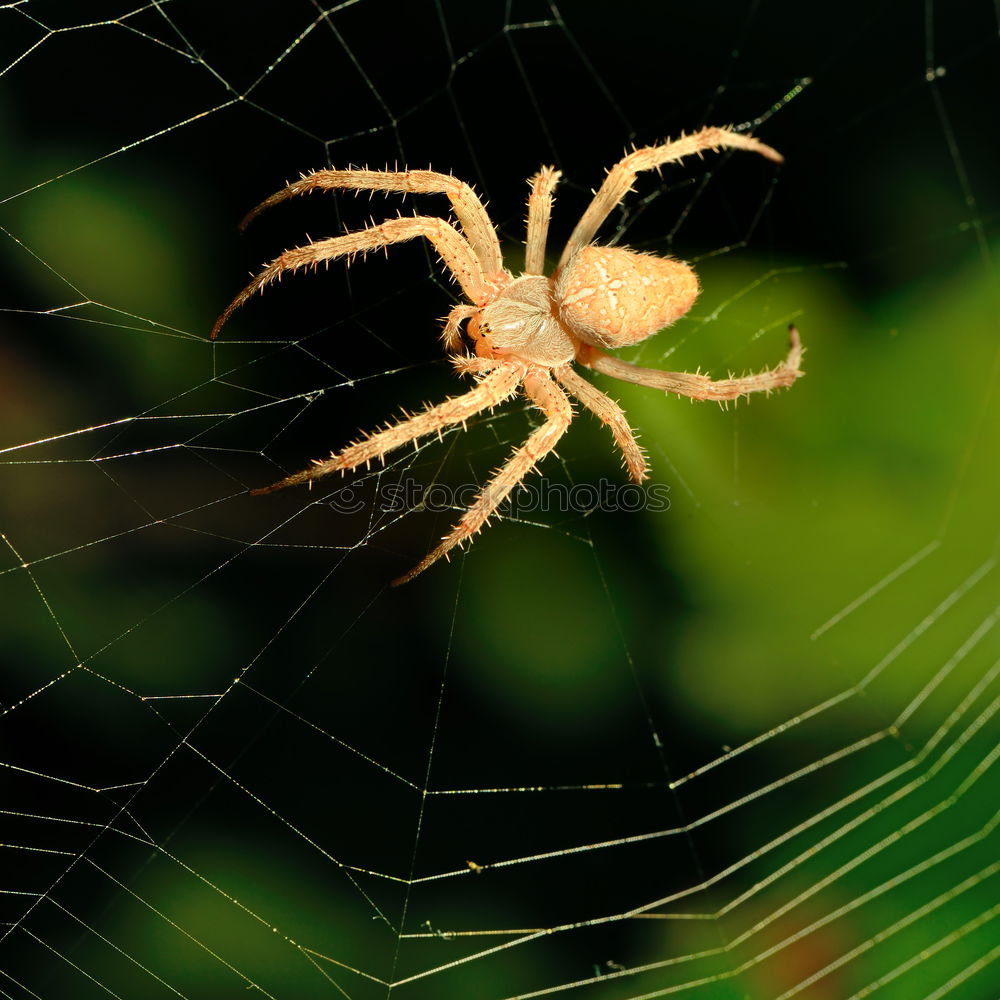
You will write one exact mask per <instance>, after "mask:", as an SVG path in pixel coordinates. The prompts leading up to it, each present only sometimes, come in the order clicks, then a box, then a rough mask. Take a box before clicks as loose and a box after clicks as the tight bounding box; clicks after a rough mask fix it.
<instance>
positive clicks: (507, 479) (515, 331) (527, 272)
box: [212, 128, 802, 584]
mask: <svg viewBox="0 0 1000 1000" xmlns="http://www.w3.org/2000/svg"><path fill="white" fill-rule="evenodd" d="M722 148H728V149H745V150H751V151H753V152H756V153H760V154H761V155H762V156H765V157H767V158H768V159H769V160H773V161H774V162H776V163H780V162H781V160H782V157H781V155H780V154H779V153H777V152H776V151H775V150H773V149H772V148H771V147H770V146H766V145H765V144H764V143H762V142H760V141H759V140H757V139H754V138H752V137H751V136H749V135H745V134H742V133H739V132H733V131H730V130H729V129H725V128H705V129H702V130H701V131H700V132H697V133H695V134H693V135H688V136H682V137H681V138H680V139H678V140H677V141H675V142H668V143H665V144H663V145H659V146H649V147H646V148H644V149H637V150H635V151H634V152H631V153H629V154H628V155H627V156H625V157H624V158H623V159H622V160H620V161H619V162H618V163H617V164H615V165H614V166H613V167H612V168H611V169H610V170H609V171H608V174H607V176H606V177H605V179H604V183H603V184H602V185H601V187H600V189H599V190H598V191H597V193H596V194H595V195H594V198H593V201H591V203H590V206H589V207H588V208H587V210H586V211H585V212H584V213H583V215H582V216H581V218H580V221H579V222H578V223H577V224H576V228H575V229H574V230H573V232H572V234H571V235H570V238H569V242H568V243H567V244H566V246H565V247H564V248H563V251H562V255H561V256H560V258H559V262H558V264H557V265H556V269H555V271H554V273H553V274H552V275H551V276H550V277H546V276H545V273H544V271H545V243H546V237H547V233H548V227H549V218H550V216H551V213H552V201H553V197H552V196H553V191H554V190H555V187H556V184H557V182H558V180H559V177H560V172H559V171H558V170H555V169H554V168H552V167H542V169H541V170H540V171H539V172H538V173H537V174H536V175H535V176H534V177H533V178H531V180H530V181H529V182H528V183H529V184H530V186H531V194H530V196H529V198H528V223H527V230H528V231H527V245H526V251H525V261H524V273H523V274H521V275H519V276H517V277H515V276H514V275H513V274H511V272H510V271H508V270H507V269H506V268H505V267H504V264H503V258H502V256H501V252H500V243H499V241H498V239H497V235H496V231H495V230H494V227H493V223H492V222H491V221H490V217H489V215H488V214H487V212H486V208H485V207H484V205H483V203H482V202H481V201H480V199H479V198H478V197H477V195H476V194H475V192H474V191H473V190H472V188H471V187H470V186H469V185H468V184H466V183H465V182H464V181H460V180H458V179H457V178H455V177H452V176H450V175H447V174H439V173H435V172H434V171H431V170H404V171H398V172H397V171H389V170H350V169H348V170H317V171H316V172H315V173H311V174H307V175H306V176H304V177H303V178H302V179H301V180H298V181H295V182H294V183H292V184H289V185H288V186H287V187H285V188H282V190H280V191H277V192H276V193H275V194H273V195H271V197H270V198H268V199H266V200H265V201H263V202H262V203H261V204H260V205H258V206H257V207H256V208H255V209H253V211H251V212H250V213H249V215H247V217H246V218H245V219H244V220H243V223H242V226H245V225H246V224H247V223H248V222H249V221H250V220H251V219H253V218H254V217H255V216H256V215H257V214H258V213H259V212H261V211H263V210H264V209H265V208H270V207H271V206H272V205H276V204H277V203H278V202H281V201H284V200H285V199H287V198H291V197H294V196H295V195H299V194H306V193H308V192H311V191H317V190H325V189H333V190H341V189H347V190H354V191H386V192H389V191H397V192H401V193H406V192H415V193H420V194H432V193H440V194H445V195H447V196H448V198H449V200H450V201H451V205H452V209H453V210H454V213H455V218H456V219H457V222H458V225H457V226H455V225H453V224H452V223H450V222H446V221H445V220H444V219H441V218H438V217H437V216H423V215H417V216H412V217H400V218H396V219H389V220H387V221H385V222H382V223H379V224H378V225H374V224H373V225H372V226H371V227H370V228H368V229H365V230H361V231H357V232H350V233H347V234H345V235H343V236H335V237H332V238H330V239H324V240H316V241H313V242H309V243H306V244H305V245H303V246H300V247H295V248H294V249H291V250H286V251H285V252H284V253H283V254H281V255H280V256H279V257H277V258H275V259H274V260H273V261H272V262H271V263H270V264H268V265H267V266H266V267H265V268H264V269H263V270H262V271H261V272H260V273H259V274H258V275H257V277H255V278H254V279H253V281H251V282H250V284H249V285H247V287H246V288H244V289H243V291H242V292H240V294H239V295H237V296H236V298H235V299H234V300H233V301H232V303H230V305H229V306H228V307H227V308H226V310H225V312H223V313H222V315H221V316H220V317H219V319H218V320H217V321H216V323H215V326H214V327H213V328H212V339H215V337H216V336H218V333H219V330H220V329H221V328H222V326H223V324H224V323H225V322H226V321H227V320H228V319H229V317H230V316H231V315H232V314H233V312H234V311H235V310H236V309H238V308H239V307H240V306H241V305H243V303H244V302H246V301H247V299H249V298H250V296H251V295H253V293H254V292H258V291H263V289H264V288H265V287H266V286H267V285H269V284H270V283H271V282H272V281H274V280H275V279H276V278H279V277H280V276H281V275H282V274H284V273H285V272H286V271H296V270H298V269H299V268H302V267H307V266H310V265H311V266H312V267H314V268H315V266H316V265H317V264H319V263H320V262H329V261H331V260H335V259H336V258H338V257H347V258H348V260H349V261H350V260H351V259H353V257H354V256H355V255H356V254H358V253H362V254H364V253H366V252H367V251H369V250H375V249H377V248H380V247H387V246H388V245H389V244H391V243H401V242H403V241H404V240H410V239H413V238H414V237H417V236H423V237H425V238H426V239H428V240H430V242H431V243H433V244H434V247H435V249H436V250H437V252H438V253H439V254H440V255H441V259H442V261H443V262H444V264H445V266H446V267H447V268H448V270H449V271H450V272H451V273H452V274H453V275H454V277H455V279H456V280H457V281H458V283H459V285H461V287H462V291H463V292H464V293H465V297H466V298H467V299H468V301H469V303H471V304H465V303H462V304H460V305H456V306H455V307H454V308H453V309H452V310H451V312H450V313H449V314H448V316H447V318H446V319H445V321H444V330H443V334H442V340H443V343H444V348H445V350H446V351H447V352H448V354H449V355H450V356H451V360H452V363H453V364H454V366H455V368H456V370H457V371H458V372H459V373H461V374H464V375H471V376H472V377H473V378H474V379H475V380H476V384H475V386H473V388H471V389H469V390H468V392H465V393H463V394H462V395H458V396H452V397H450V398H448V399H446V400H445V401H444V402H443V403H439V404H438V405H437V406H431V407H428V408H427V409H425V410H424V411H423V412H421V413H417V414H415V415H413V416H410V415H406V416H404V418H403V419H400V420H398V421H397V422H396V423H393V424H390V425H389V426H387V427H386V428H385V429H384V430H380V431H375V432H372V433H370V434H367V435H366V436H364V437H363V438H361V439H360V440H359V441H357V442H355V443H354V444H351V445H348V446H347V447H346V448H343V449H342V450H341V451H339V452H335V453H333V454H332V455H331V456H330V458H328V459H323V460H320V459H315V460H314V461H313V463H312V465H311V466H310V467H309V468H306V469H303V470H302V471H301V472H296V473H295V474H294V475H291V476H288V477H287V478H285V479H282V480H280V481H279V482H276V483H274V484H273V485H271V486H265V487H263V488H261V489H256V490H252V491H251V492H253V493H254V494H259V493H269V492H271V491H272V490H279V489H283V488H284V487H286V486H295V485H297V484H299V483H307V482H308V483H311V482H312V480H314V479H318V478H319V477H320V476H325V475H328V474H329V473H331V472H347V471H348V470H350V469H355V468H357V467H358V466H359V465H362V464H367V463H368V462H370V461H372V459H376V458H383V456H385V454H386V453H387V452H389V451H391V450H393V449H395V448H399V447H400V446H401V445H404V444H406V443H407V442H409V441H416V440H417V439H419V438H422V437H426V436H427V435H429V434H434V433H437V432H439V431H441V430H442V429H443V428H445V427H448V426H451V425H453V424H460V423H461V424H464V422H465V421H466V420H468V419H469V418H470V417H472V416H474V415H475V414H477V413H481V412H482V411H483V410H487V409H491V408H493V407H495V406H496V405H497V404H499V403H501V402H503V401H504V400H506V399H509V398H510V397H511V396H513V395H514V394H515V393H516V392H517V390H518V388H523V390H524V393H525V395H526V396H527V397H528V399H530V400H531V402H532V403H534V404H535V406H537V407H538V408H539V409H540V410H541V411H542V412H543V413H544V414H545V422H544V423H543V424H542V425H541V426H540V427H539V428H538V429H537V430H535V431H534V432H533V433H532V434H531V435H530V436H529V437H528V439H527V440H526V441H525V442H524V444H522V445H521V446H520V447H519V448H517V449H516V450H515V451H514V453H513V455H512V456H511V457H510V459H509V460H508V461H507V463H506V464H505V465H504V466H502V467H501V468H500V469H499V470H498V471H497V472H496V473H495V474H494V476H493V478H492V479H491V480H490V481H489V483H488V484H487V485H486V487H485V488H484V489H483V491H482V492H481V493H480V494H479V496H478V497H477V498H476V500H475V501H474V502H473V504H472V505H471V506H470V507H469V508H468V509H467V510H466V511H465V513H464V514H463V516H462V518H461V519H460V520H459V522H458V523H457V524H456V525H455V527H454V528H453V529H452V530H451V532H450V533H449V534H448V535H446V536H445V538H444V540H443V541H442V542H441V544H440V545H438V546H437V548H435V549H434V550H433V551H432V552H430V553H429V554H428V555H427V556H426V557H425V558H424V559H423V560H421V561H420V562H419V563H418V564H417V565H416V566H415V567H414V568H413V569H411V570H410V571H409V572H408V573H406V574H404V575H403V576H401V577H400V578H399V579H398V580H396V581H395V583H396V584H400V583H405V582H407V581H408V580H412V579H413V577H415V576H416V575H417V574H418V573H422V572H423V571H424V570H425V569H427V567H428V566H430V565H431V564H432V563H434V562H436V561H437V560H438V559H440V558H441V557H442V556H444V555H447V553H448V552H449V551H450V550H451V549H453V548H454V547H455V546H456V545H458V544H460V543H461V542H464V541H466V540H467V539H469V538H471V537H472V536H473V535H474V534H475V533H476V532H478V531H479V530H480V528H482V527H483V525H484V524H485V523H486V522H487V520H488V519H489V517H490V515H492V514H493V513H494V512H495V511H496V509H497V507H498V506H499V505H500V504H501V503H502V502H503V500H504V498H505V497H507V495H508V494H509V493H510V492H511V490H513V489H514V487H515V486H516V485H517V484H518V483H519V482H520V481H521V480H522V479H523V478H524V477H525V476H526V475H527V474H528V472H529V471H531V469H533V468H534V467H535V465H536V464H537V463H538V462H539V461H540V460H541V459H542V458H544V457H545V456H546V455H547V454H548V453H549V452H550V451H552V449H553V448H554V447H555V446H556V443H557V442H558V441H559V439H560V438H561V437H562V436H563V434H564V433H565V432H566V429H567V428H568V427H569V423H570V420H571V419H572V417H573V411H572V408H571V406H570V402H569V398H568V396H567V394H569V396H573V397H574V398H575V399H576V400H577V401H578V402H580V403H582V404H583V406H584V407H586V408H587V409H588V410H590V411H591V412H592V413H594V414H595V415H596V416H597V417H598V418H599V419H600V420H601V421H603V422H604V423H605V424H607V425H608V427H609V428H610V429H611V433H612V434H613V435H614V439H615V442H616V444H617V445H618V448H619V449H620V451H621V453H622V456H623V457H624V461H625V466H626V468H627V469H628V472H629V475H630V476H631V477H632V479H633V480H635V481H636V482H637V483H640V482H642V481H643V480H644V479H645V478H646V475H647V465H646V459H645V457H644V455H643V451H642V449H641V448H640V447H639V445H638V443H637V442H636V439H635V435H634V433H633V431H632V428H631V427H630V426H629V424H628V421H627V420H626V418H625V414H624V412H623V411H622V409H621V407H620V406H619V405H618V404H617V403H616V402H614V400H612V399H610V398H609V397H608V396H606V395H605V394H604V393H603V392H601V391H600V390H599V389H597V388H595V387H594V386H593V385H592V384H591V383H590V382H588V381H587V380H586V379H584V378H582V377H581V376H580V375H579V374H577V372H576V371H575V370H574V368H573V363H574V362H575V363H576V364H578V365H582V366H584V367H586V368H592V369H594V370H595V371H598V372H602V373H603V374H605V375H611V376H612V377H614V378H617V379H622V380H624V381H626V382H635V383H637V384H639V385H648V386H652V387H653V388H655V389H663V390H665V391H666V392H673V393H676V394H678V395H681V396H689V397H691V398H692V399H713V400H717V401H720V402H721V401H725V400H728V399H736V398H737V397H739V396H742V395H745V394H747V393H751V392H769V391H770V390H771V389H777V388H779V387H782V386H789V385H791V384H792V383H793V382H794V381H795V379H797V378H798V377H799V376H800V375H801V374H802V372H801V371H800V370H799V362H800V359H801V356H802V347H801V345H800V343H799V337H798V333H797V331H796V330H795V328H794V327H792V328H791V329H790V335H791V348H790V350H789V352H788V355H787V357H786V358H785V360H784V361H783V362H782V363H781V364H780V365H778V366H777V367H776V368H773V369H769V370H766V371H762V372H760V373H758V374H756V375H747V376H744V377H743V378H729V379H723V380H721V381H718V382H716V381H712V379H710V378H709V377H708V376H706V375H700V374H692V373H690V372H665V371H658V370H656V369H651V368H640V367H638V366H637V365H633V364H631V363H629V362H627V361H622V360H620V359H619V358H615V357H612V356H611V355H609V354H606V353H605V352H604V350H603V349H604V348H616V347H625V346H627V345H629V344H636V343H638V342H639V341H641V340H645V339H646V338H647V337H649V336H652V334H654V333H656V332H657V330H660V329H662V328H663V327H665V326H669V325H670V324H671V323H673V322H674V321H675V320H677V319H678V318H679V317H681V316H683V315H684V314H685V313H686V312H687V311H688V310H689V309H690V308H691V306H692V304H693V303H694V300H695V298H696V297H697V295H698V291H699V289H698V279H697V277H696V276H695V273H694V271H693V270H692V269H691V268H690V267H688V265H687V264H684V263H683V262H681V261H679V260H673V259H671V258H667V257H656V256H653V255H650V254H643V253H638V252H636V251H634V250H626V249H622V248H619V247H605V246H600V245H594V244H593V242H592V241H593V239H594V237H595V235H596V234H597V230H598V228H599V227H600V226H601V224H602V223H603V222H604V220H605V219H607V217H608V215H610V213H611V212H612V210H613V209H614V208H615V206H616V205H617V204H618V203H619V202H620V201H621V200H622V199H623V198H624V197H625V195H626V194H628V193H629V191H631V190H632V183H633V181H634V179H635V176H636V174H638V173H640V172H641V171H643V170H651V169H653V168H657V167H660V166H662V165H663V164H665V163H671V162H675V161H677V160H680V159H682V158H683V157H685V156H690V155H691V154H692V153H699V154H700V153H701V152H702V151H704V150H713V151H715V150H719V149H722ZM242 226H241V228H242ZM463 324H464V326H465V330H464V333H465V337H466V338H467V339H468V341H469V342H470V344H471V346H472V349H473V352H474V353H468V352H467V351H466V350H463V339H462V338H463V331H462V327H463Z"/></svg>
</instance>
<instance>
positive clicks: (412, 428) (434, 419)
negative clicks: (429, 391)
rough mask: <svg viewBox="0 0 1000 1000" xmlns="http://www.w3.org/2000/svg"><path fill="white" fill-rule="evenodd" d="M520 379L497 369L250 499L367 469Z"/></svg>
mask: <svg viewBox="0 0 1000 1000" xmlns="http://www.w3.org/2000/svg"><path fill="white" fill-rule="evenodd" d="M523 377H524V371H523V369H519V368H515V367H514V366H511V365H497V366H496V367H494V368H493V369H492V370H491V371H488V372H487V373H486V374H485V375H484V376H483V378H482V379H481V380H480V381H479V382H478V383H477V384H476V385H475V386H473V387H472V388H471V389H470V390H469V391H468V392H464V393H462V394H461V395H459V396H449V397H448V399H446V400H445V401H444V402H443V403H438V404H437V405H436V406H430V407H428V408H427V409H426V410H424V411H423V412H421V413H417V414H415V415H413V416H407V417H406V418H405V419H403V420H399V421H397V422H396V423H394V424H390V425H389V426H388V427H386V428H385V429H384V430H381V431H375V432H374V433H372V434H368V435H366V436H365V437H363V438H362V439H361V440H360V441H357V442H355V443H354V444H351V445H348V446H347V447H346V448H343V449H341V450H340V451H339V452H336V453H334V454H333V455H331V456H330V457H329V458H327V459H314V460H313V463H312V465H310V466H309V467H308V468H305V469H303V470H302V471H301V472H296V473H295V474H294V475H291V476H287V477H286V478H285V479H281V480H279V481H278V482H276V483H272V484H271V485H270V486H262V487H261V488H260V489H256V490H251V491H250V492H251V494H253V495H254V496H259V495H260V494H261V493H273V492H274V491H275V490H283V489H284V488H285V487H286V486H299V485H300V484H302V483H308V482H312V481H313V480H314V479H319V478H321V477H322V476H328V475H329V474H330V473H331V472H349V471H350V470H351V469H356V468H357V467H358V466H359V465H367V464H368V463H369V462H372V461H373V460H375V459H377V458H382V457H383V456H384V455H386V454H387V453H388V452H390V451H393V450H394V449H396V448H399V447H401V446H402V445H404V444H408V443H409V442H410V441H416V440H417V439H418V438H422V437H426V436H427V435H428V434H437V433H439V432H440V431H442V430H444V428H445V427H450V426H451V425H452V424H460V423H462V422H463V421H465V420H468V419H469V418H470V417H473V416H475V415H476V414H477V413H481V412H482V411H483V410H486V409H491V408H492V407H494V406H496V405H497V404H498V403H502V402H503V401H504V400H505V399H508V398H509V397H510V396H512V395H513V394H514V393H515V392H516V391H517V387H518V385H520V383H521V380H522V378H523Z"/></svg>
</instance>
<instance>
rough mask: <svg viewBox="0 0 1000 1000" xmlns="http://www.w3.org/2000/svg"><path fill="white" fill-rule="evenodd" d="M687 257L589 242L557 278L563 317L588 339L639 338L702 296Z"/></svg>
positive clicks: (604, 343)
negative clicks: (685, 258)
mask: <svg viewBox="0 0 1000 1000" xmlns="http://www.w3.org/2000/svg"><path fill="white" fill-rule="evenodd" d="M698 291H699V287H698V278H697V276H696V275H695V273H694V271H693V270H691V268H690V267H688V265H687V264H685V263H684V262H683V261H679V260H673V259H672V258H669V257H654V256H652V255H651V254H643V253H637V252H636V251H634V250H624V249H620V248H618V247H601V246H586V247H582V248H581V249H580V250H578V251H577V252H576V253H575V254H573V256H572V257H570V259H569V260H568V261H567V262H566V265H565V267H563V269H562V270H561V271H560V273H559V275H558V276H557V278H556V285H555V295H556V302H557V306H558V310H559V318H560V319H561V320H562V322H563V323H564V324H565V325H566V326H567V327H568V328H569V329H570V330H571V331H572V333H573V334H574V335H575V336H576V337H579V338H580V340H582V341H583V342H584V343H586V344H590V345H591V346H592V347H603V348H615V347H626V346H628V345H629V344H637V343H639V341H641V340H645V339H646V338H647V337H651V336H652V335H653V334H654V333H656V332H657V330H662V329H663V327H665V326H670V324H671V323H673V322H675V321H676V320H678V319H680V317H681V316H683V315H684V314H685V313H686V312H687V311H688V310H689V309H690V308H691V306H692V305H694V300H695V299H696V298H697V297H698Z"/></svg>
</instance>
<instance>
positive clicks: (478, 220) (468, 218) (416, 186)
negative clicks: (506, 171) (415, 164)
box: [240, 170, 503, 278]
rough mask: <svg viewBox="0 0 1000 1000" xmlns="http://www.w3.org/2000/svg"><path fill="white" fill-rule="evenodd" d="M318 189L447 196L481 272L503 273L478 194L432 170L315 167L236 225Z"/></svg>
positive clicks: (496, 243)
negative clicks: (283, 202) (331, 168)
mask: <svg viewBox="0 0 1000 1000" xmlns="http://www.w3.org/2000/svg"><path fill="white" fill-rule="evenodd" d="M320 190H335V191H337V190H353V191H385V192H387V193H388V192H398V193H400V194H407V193H413V194H444V195H447V196H448V200H449V201H450V202H451V205H452V208H453V210H454V212H455V217H456V218H457V219H458V222H459V225H460V226H461V227H462V232H463V233H464V234H465V238H466V239H467V240H468V241H469V244H470V246H471V247H472V252H473V253H474V254H475V255H476V258H477V259H478V260H479V264H480V266H481V268H482V271H483V273H484V274H485V275H486V276H487V278H497V277H499V276H500V275H502V274H503V257H502V255H501V252H500V241H499V240H498V239H497V234H496V230H495V229H494V228H493V223H492V222H491V221H490V217H489V215H488V214H487V212H486V207H485V206H484V205H483V203H482V201H481V200H480V198H479V196H478V195H477V194H476V192H475V191H473V189H472V188H471V187H470V186H469V185H468V184H466V183H465V181H461V180H459V179H458V178H457V177H452V176H451V175H450V174H439V173H437V172H436V171H433V170H316V171H313V172H312V173H310V174H306V175H305V176H304V177H302V178H301V180H297V181H293V182H292V183H291V184H288V185H286V186H285V187H283V188H282V189H281V190H280V191H275V193H274V194H272V195H271V196H270V197H269V198H265V199H264V201H262V202H261V203H260V204H259V205H258V206H257V207H256V208H254V209H251V211H250V212H248V213H247V215H246V216H245V217H244V219H243V221H242V222H241V223H240V228H241V229H243V228H245V227H246V226H247V225H248V224H249V223H250V222H251V221H252V220H253V219H255V218H256V217H257V216H258V215H259V214H260V213H261V212H263V211H264V210H265V209H267V208H270V207H271V206H272V205H277V204H278V203H279V202H281V201H285V200H286V199H287V198H294V197H295V196H296V195H300V194H308V193H310V192H312V191H320Z"/></svg>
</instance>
